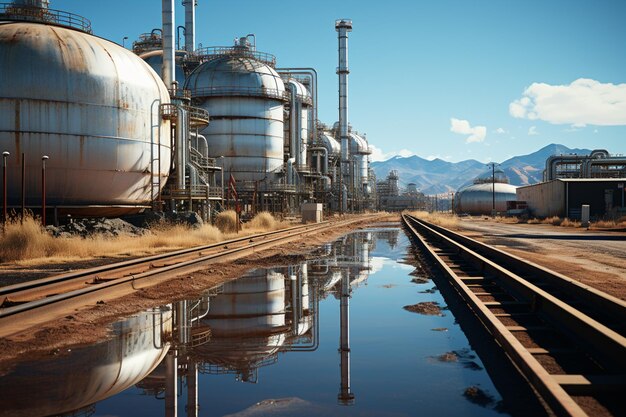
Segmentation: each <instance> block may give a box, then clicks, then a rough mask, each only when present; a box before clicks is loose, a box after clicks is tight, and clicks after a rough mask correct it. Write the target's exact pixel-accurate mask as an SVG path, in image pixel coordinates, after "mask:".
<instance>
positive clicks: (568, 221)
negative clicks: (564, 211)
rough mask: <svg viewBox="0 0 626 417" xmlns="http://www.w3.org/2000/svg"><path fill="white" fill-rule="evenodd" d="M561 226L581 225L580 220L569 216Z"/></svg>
mask: <svg viewBox="0 0 626 417" xmlns="http://www.w3.org/2000/svg"><path fill="white" fill-rule="evenodd" d="M560 226H562V227H580V222H579V221H578V220H570V219H568V218H565V219H563V221H562V222H561V224H560Z"/></svg>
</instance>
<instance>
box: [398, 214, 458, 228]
mask: <svg viewBox="0 0 626 417" xmlns="http://www.w3.org/2000/svg"><path fill="white" fill-rule="evenodd" d="M409 214H410V215H412V216H415V217H417V218H418V219H422V220H424V221H426V222H430V223H434V224H437V225H439V226H442V227H448V228H451V227H456V226H457V225H458V224H459V218H458V217H457V216H456V215H455V214H450V213H437V212H435V213H429V212H427V211H413V212H410V213H409Z"/></svg>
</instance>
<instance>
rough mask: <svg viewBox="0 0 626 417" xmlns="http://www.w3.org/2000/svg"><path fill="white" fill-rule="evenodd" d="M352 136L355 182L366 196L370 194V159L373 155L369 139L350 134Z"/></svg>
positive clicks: (351, 151) (351, 145)
mask: <svg viewBox="0 0 626 417" xmlns="http://www.w3.org/2000/svg"><path fill="white" fill-rule="evenodd" d="M349 136H350V155H351V157H352V159H353V160H354V165H355V166H354V171H353V172H354V173H355V178H354V181H355V183H356V185H357V186H359V187H360V190H361V191H362V192H364V193H366V194H369V193H370V191H371V190H370V189H369V176H368V172H369V161H368V157H369V155H371V153H372V150H371V149H370V147H369V145H368V143H367V139H365V138H364V137H362V136H361V135H359V134H357V133H353V132H351V133H349Z"/></svg>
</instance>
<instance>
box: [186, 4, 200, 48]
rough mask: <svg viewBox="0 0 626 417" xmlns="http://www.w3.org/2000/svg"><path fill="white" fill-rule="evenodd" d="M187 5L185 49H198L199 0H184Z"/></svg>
mask: <svg viewBox="0 0 626 417" xmlns="http://www.w3.org/2000/svg"><path fill="white" fill-rule="evenodd" d="M183 5H184V6H185V51H187V52H193V51H194V50H195V49H196V6H198V0H183Z"/></svg>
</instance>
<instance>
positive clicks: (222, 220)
mask: <svg viewBox="0 0 626 417" xmlns="http://www.w3.org/2000/svg"><path fill="white" fill-rule="evenodd" d="M215 226H216V227H217V228H218V229H219V230H220V231H221V232H222V233H237V213H235V211H234V210H226V211H223V212H221V213H220V214H218V215H217V216H216V217H215Z"/></svg>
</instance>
